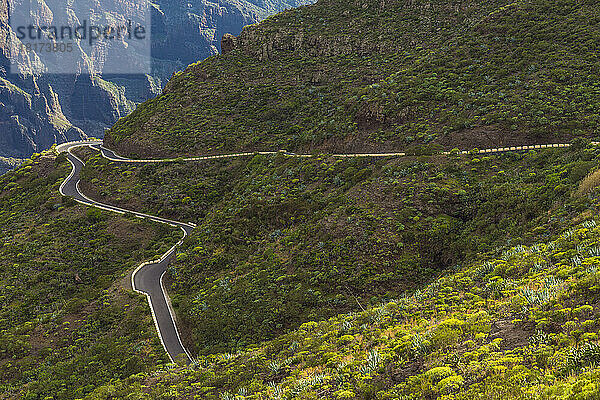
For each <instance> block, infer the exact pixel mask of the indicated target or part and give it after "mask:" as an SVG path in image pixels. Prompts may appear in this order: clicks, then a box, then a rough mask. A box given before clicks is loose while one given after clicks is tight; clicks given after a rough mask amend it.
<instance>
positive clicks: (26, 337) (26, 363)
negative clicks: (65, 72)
mask: <svg viewBox="0 0 600 400" xmlns="http://www.w3.org/2000/svg"><path fill="white" fill-rule="evenodd" d="M70 170H71V166H70V164H69V163H68V162H67V161H66V158H65V157H64V155H63V156H60V157H58V158H54V157H53V156H52V155H51V153H47V154H44V155H37V156H34V158H32V159H31V160H29V161H27V162H26V163H24V164H23V165H22V166H21V167H20V168H18V169H17V170H15V171H12V172H9V173H7V174H5V175H3V176H2V177H0V187H1V188H2V189H1V190H0V237H2V245H0V398H26V399H37V398H56V399H59V398H60V399H70V398H81V397H83V396H84V395H85V394H86V393H88V392H89V391H91V390H93V389H94V388H95V387H97V386H98V385H100V384H103V383H107V382H109V381H110V380H111V379H115V378H119V377H121V378H125V377H128V376H130V375H132V374H136V373H140V372H144V371H149V370H150V369H151V368H153V367H154V366H156V365H157V364H162V363H164V362H166V361H168V359H167V356H166V354H165V353H164V351H163V349H162V346H161V344H160V342H159V340H158V337H157V335H156V331H155V328H154V325H153V322H152V319H151V316H150V310H149V308H148V306H147V303H146V300H145V298H144V297H143V296H139V295H134V294H133V292H131V291H130V289H129V288H128V282H129V281H128V278H127V274H126V272H127V271H129V270H131V269H133V268H135V267H136V266H137V265H139V263H141V262H142V261H144V260H148V259H153V258H155V257H156V255H157V254H162V252H164V251H166V249H168V248H169V246H171V245H172V243H173V242H174V241H176V238H177V236H178V232H177V231H175V230H171V229H166V228H164V227H163V226H162V225H160V226H159V225H155V224H151V223H147V222H143V221H139V220H137V219H135V220H128V219H125V218H122V217H116V216H114V215H112V214H107V213H104V212H101V211H100V210H96V209H90V208H86V207H81V206H79V205H76V204H75V203H74V202H72V201H70V200H69V199H67V198H62V197H61V196H60V195H59V194H58V187H59V185H60V183H61V182H62V180H63V179H64V178H65V177H66V176H67V175H68V173H69V171H70ZM46 396H51V397H46Z"/></svg>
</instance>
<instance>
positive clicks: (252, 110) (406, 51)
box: [107, 0, 600, 155]
mask: <svg viewBox="0 0 600 400" xmlns="http://www.w3.org/2000/svg"><path fill="white" fill-rule="evenodd" d="M598 7H599V5H598V3H597V2H593V1H583V2H581V1H574V0H561V1H541V0H540V1H517V2H510V4H509V2H503V1H491V2H481V1H467V2H465V1H449V0H434V1H394V2H375V1H363V2H350V3H348V2H338V1H335V0H324V1H321V2H319V3H317V4H315V5H313V6H308V7H304V8H302V9H300V10H297V11H296V10H295V11H293V12H286V13H283V14H279V15H277V16H275V17H271V18H269V19H267V20H266V21H265V22H264V23H262V24H259V25H256V26H251V27H247V28H246V29H245V30H244V31H243V32H242V34H241V35H240V36H239V37H238V38H231V37H228V38H226V42H227V48H228V49H229V50H230V51H229V52H228V53H227V54H225V55H223V56H218V57H213V58H210V59H208V60H206V61H205V62H202V63H199V64H195V65H193V66H190V67H189V68H188V69H187V70H186V71H185V72H183V73H181V74H178V75H177V76H176V77H175V78H174V79H172V80H171V82H170V83H169V84H168V85H167V87H166V89H165V91H164V94H163V95H162V96H160V97H158V98H157V99H154V100H152V101H149V102H147V103H145V104H144V105H142V106H140V107H139V108H138V110H137V112H135V113H134V114H133V115H132V116H131V117H130V118H127V119H123V120H121V121H119V123H117V124H116V125H115V126H114V127H113V128H112V129H111V131H110V133H109V134H108V137H107V142H108V143H109V144H111V145H113V146H115V147H116V148H118V149H119V150H121V151H122V152H124V153H128V154H132V155H149V154H163V155H164V154H170V155H174V154H184V153H185V154H198V153H209V152H226V151H230V150H235V149H250V150H257V149H260V150H262V149H279V148H286V149H288V150H307V151H311V150H315V149H320V150H323V151H343V150H348V151H366V150H372V149H380V150H385V149H405V148H407V147H410V146H414V145H417V144H418V145H422V144H427V143H429V144H439V145H442V146H445V147H449V148H452V147H454V146H458V145H463V146H468V147H484V146H489V147H491V146H492V145H504V144H514V143H534V142H536V141H540V140H543V141H547V142H549V141H559V140H565V139H569V138H572V137H574V136H593V135H594V134H597V133H598V132H597V127H598V119H599V118H600V117H599V115H598V112H597V104H598V101H599V97H600V92H599V91H598V87H597V83H596V82H597V81H598V65H600V64H599V63H598V61H599V60H598V53H597V51H596V48H597V45H598V43H599V42H600V37H599V35H600V29H599V23H600V21H599V20H598V17H597V16H598V15H599V11H600V10H598ZM150 116H152V117H151V118H150Z"/></svg>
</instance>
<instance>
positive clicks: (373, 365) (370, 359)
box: [359, 350, 381, 375]
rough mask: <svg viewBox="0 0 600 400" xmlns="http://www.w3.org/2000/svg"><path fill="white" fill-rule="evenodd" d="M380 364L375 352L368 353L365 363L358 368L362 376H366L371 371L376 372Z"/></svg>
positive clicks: (377, 354)
mask: <svg viewBox="0 0 600 400" xmlns="http://www.w3.org/2000/svg"><path fill="white" fill-rule="evenodd" d="M380 364H381V357H380V356H379V352H378V351H377V350H371V351H369V355H368V356H367V362H366V364H365V365H362V366H361V367H360V368H359V371H360V373H361V374H363V375H368V374H370V373H371V372H373V371H376V370H377V368H379V365H380Z"/></svg>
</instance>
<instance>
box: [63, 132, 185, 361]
mask: <svg viewBox="0 0 600 400" xmlns="http://www.w3.org/2000/svg"><path fill="white" fill-rule="evenodd" d="M65 144H69V143H65ZM81 146H89V144H81ZM75 147H80V146H72V147H69V148H68V149H67V152H68V153H69V154H70V155H71V156H73V157H74V158H75V159H77V160H78V161H79V162H81V163H82V164H85V163H84V162H83V161H82V160H81V159H80V158H79V157H77V156H76V155H75V154H73V153H72V152H71V149H72V148H75ZM61 152H62V151H61ZM68 161H69V163H70V164H71V166H72V167H73V169H72V170H71V173H70V174H69V176H68V177H67V178H66V179H65V180H64V181H63V182H62V184H61V185H60V187H59V192H60V194H61V195H63V196H64V195H65V194H64V191H63V189H64V187H65V185H66V184H67V182H68V181H69V180H71V179H72V178H73V175H75V164H73V162H71V160H68ZM79 183H80V181H77V183H76V184H75V189H76V190H77V193H78V194H79V195H80V196H81V197H83V198H84V199H85V200H87V201H88V203H86V202H83V201H80V200H78V199H75V198H73V200H75V201H76V202H77V203H80V204H83V205H85V206H88V207H96V208H99V209H102V210H105V211H110V212H114V213H117V214H125V213H128V212H130V213H132V214H134V215H136V216H138V217H139V218H145V217H149V218H150V219H151V220H152V221H154V222H158V223H162V224H168V225H171V226H174V227H178V228H179V229H181V230H182V232H183V238H182V239H181V240H180V241H179V242H177V243H176V244H175V245H173V246H172V247H171V248H170V249H169V250H168V251H167V252H166V253H165V254H163V255H162V257H161V258H160V259H158V260H154V261H146V262H143V263H142V264H140V265H139V266H138V267H137V268H136V269H135V270H134V271H133V272H132V273H131V288H132V289H133V291H135V292H137V293H141V294H143V295H145V296H146V299H147V300H148V305H149V306H150V312H151V314H152V320H153V321H154V326H155V328H156V332H157V333H158V338H159V339H160V343H161V345H162V347H163V349H165V353H167V356H168V357H169V360H170V361H171V363H175V360H173V357H172V356H171V354H170V353H169V350H168V349H167V346H166V345H165V342H164V339H163V337H162V333H161V331H160V328H159V325H158V319H157V318H156V313H155V311H154V306H153V305H152V299H151V298H150V295H149V294H148V293H145V292H143V291H141V290H139V289H137V288H136V287H135V275H136V273H137V272H139V270H140V269H142V268H143V267H145V266H146V265H149V264H156V263H160V262H162V261H163V260H164V259H165V258H167V257H168V256H170V255H171V253H173V252H174V251H175V250H176V248H177V247H178V246H179V245H181V244H182V243H183V239H185V238H186V237H187V233H186V231H185V229H183V227H182V226H177V225H173V224H172V223H171V222H175V221H171V222H168V221H169V220H167V219H163V218H161V219H156V218H158V217H154V216H152V215H148V214H144V213H136V212H132V211H129V210H125V209H122V208H119V207H113V206H110V207H111V208H109V207H105V206H104V205H102V203H99V202H97V201H94V200H92V199H90V198H89V197H87V196H86V195H85V194H83V193H82V192H81V190H80V189H79ZM184 224H185V225H188V226H190V227H191V225H190V224H186V223H184ZM192 228H193V227H192ZM164 275H165V272H163V274H162V275H161V277H160V286H161V290H162V292H163V296H164V298H165V301H166V302H167V308H168V309H169V315H170V317H171V320H172V321H173V326H174V327H175V333H176V335H177V340H178V341H179V344H180V345H181V348H182V349H183V351H184V352H185V354H186V356H187V357H188V359H189V361H190V362H191V361H193V358H192V356H191V355H190V353H189V352H188V350H187V349H186V347H185V346H184V345H183V342H182V341H181V337H180V336H179V330H178V329H177V323H176V322H175V318H174V317H173V313H172V311H171V305H170V304H169V303H168V299H169V296H168V294H167V292H166V291H165V287H164V285H163V280H162V278H163V276H164Z"/></svg>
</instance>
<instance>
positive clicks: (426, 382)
mask: <svg viewBox="0 0 600 400" xmlns="http://www.w3.org/2000/svg"><path fill="white" fill-rule="evenodd" d="M598 8H599V4H598V2H594V1H589V0H578V1H576V0H559V1H547V0H519V1H516V2H511V3H510V4H509V2H508V1H502V0H498V1H487V2H483V1H474V0H469V1H454V0H444V1H443V0H432V1H426V2H424V1H423V2H422V1H409V2H404V1H400V2H380V1H377V2H375V1H368V0H367V1H356V2H347V1H341V0H323V1H321V2H319V3H317V4H316V5H314V6H310V7H304V8H301V9H299V10H294V11H290V12H286V13H283V14H280V15H277V16H274V17H272V18H269V19H268V20H266V21H265V22H264V23H261V24H259V25H256V26H252V27H248V28H247V29H246V30H245V31H244V33H243V34H242V35H241V36H240V37H238V38H237V39H235V40H233V47H234V48H233V50H232V51H230V52H228V53H227V54H224V55H222V56H217V57H212V58H210V59H208V60H206V61H204V62H201V63H197V64H195V65H192V66H190V67H189V68H188V69H187V70H185V71H183V72H181V73H179V74H177V75H176V76H174V78H173V79H172V81H171V82H170V83H169V85H168V87H167V88H166V90H165V93H164V94H163V95H162V96H160V97H159V98H157V99H155V100H152V101H149V102H147V103H145V104H143V105H141V106H140V107H139V108H138V110H137V111H136V112H135V113H133V114H132V115H131V116H130V117H128V118H124V119H121V120H120V121H119V122H118V123H117V124H116V125H115V126H114V127H113V129H112V130H111V131H110V132H109V133H108V135H107V138H106V143H107V144H108V145H109V146H110V147H114V149H116V150H118V151H120V152H123V153H126V154H133V155H148V154H150V155H173V156H180V155H183V154H188V153H189V154H197V153H204V152H232V151H234V150H236V149H241V148H246V149H253V150H257V149H263V148H276V149H282V148H287V149H290V150H292V149H293V150H302V151H307V152H310V153H311V154H313V156H312V157H307V158H295V157H290V156H288V155H285V154H284V153H280V154H277V155H268V156H267V155H258V154H256V155H253V156H248V157H243V158H234V159H226V160H211V161H202V162H184V161H182V160H176V161H173V162H169V163H160V164H158V163H157V164H148V165H144V164H137V165H128V164H122V163H116V162H108V161H106V160H104V159H102V158H101V157H100V156H99V155H98V153H97V152H95V151H93V150H91V149H85V150H79V153H78V154H79V155H80V156H81V157H82V158H83V159H85V161H86V162H87V165H86V167H85V169H84V171H83V172H82V179H83V182H82V185H81V187H82V188H83V189H84V191H85V192H86V193H88V194H89V195H90V196H92V197H94V198H97V199H100V200H103V201H105V202H109V203H112V204H115V205H120V206H122V207H125V208H130V209H136V210H142V211H144V212H147V213H152V214H156V215H160V216H164V217H169V218H174V219H178V220H182V221H193V222H195V223H197V225H198V226H197V228H196V229H195V230H194V231H193V233H192V235H190V236H189V237H188V238H187V239H186V240H185V241H184V243H183V245H182V246H181V248H180V249H179V251H178V254H177V256H176V259H175V260H174V261H173V262H172V264H171V265H170V267H169V271H168V275H167V279H166V281H165V283H166V288H167V289H168V290H169V292H170V296H171V299H172V302H173V306H174V308H175V311H176V313H177V317H178V322H179V326H180V327H182V328H183V330H182V336H183V340H184V342H185V344H186V346H187V347H188V348H189V349H190V350H191V351H192V353H193V354H194V355H195V356H197V358H196V359H195V362H194V363H193V364H192V365H191V366H189V367H177V366H174V365H171V364H167V365H162V366H158V365H159V364H161V363H164V361H165V356H164V354H163V352H162V350H160V346H159V343H158V340H157V339H156V337H155V336H154V334H153V329H152V327H151V324H150V315H149V312H148V310H147V308H146V306H145V305H144V303H143V301H142V299H140V298H139V296H136V295H133V294H132V293H131V292H130V291H129V289H128V288H127V287H126V284H125V283H124V281H126V274H125V273H126V271H128V270H129V269H131V268H132V267H134V266H135V265H136V264H137V263H139V262H140V261H141V260H142V259H147V258H151V257H152V256H154V254H157V253H160V252H162V251H164V249H165V248H167V247H168V243H169V242H172V241H173V240H174V238H175V237H176V236H175V235H176V234H177V233H176V232H174V231H173V230H166V229H165V228H164V227H162V228H161V227H155V226H152V225H149V224H147V223H144V222H139V221H134V220H130V219H128V218H127V217H124V218H123V217H114V216H109V215H107V214H104V213H100V212H99V211H97V210H94V209H87V210H86V209H85V208H82V207H79V206H76V205H74V204H72V203H71V202H70V201H68V200H67V199H61V198H60V197H59V196H58V195H57V194H56V193H57V188H58V184H59V182H60V177H63V176H65V175H66V174H67V172H68V166H67V164H66V162H65V160H64V157H61V156H59V157H58V158H56V159H54V158H52V157H49V156H48V155H46V156H43V157H39V156H38V157H36V158H34V159H33V160H32V161H30V162H28V163H26V164H25V165H24V166H22V167H21V168H20V169H19V170H17V171H16V172H15V173H12V174H9V175H7V176H5V177H2V178H0V179H2V181H1V183H2V185H1V187H2V192H0V229H2V233H3V236H4V237H5V239H4V246H3V247H2V248H0V252H2V254H0V256H2V258H1V259H0V279H2V284H3V287H2V289H0V296H1V297H0V300H1V301H2V303H0V305H1V308H0V374H2V375H1V378H2V379H1V380H0V382H2V383H1V384H0V390H4V393H3V394H2V395H3V396H4V397H19V396H23V397H28V398H43V397H44V396H53V397H54V398H81V397H87V398H90V399H116V398H136V399H155V398H156V399H186V398H189V399H192V398H208V399H243V398H248V399H257V400H258V399H265V398H275V399H280V398H286V399H320V398H336V399H344V398H347V399H396V400H400V399H422V398H426V399H433V398H440V399H472V398H485V399H488V398H492V399H505V398H542V399H550V398H564V399H582V400H583V399H597V398H599V397H600V385H598V383H597V381H598V379H599V378H600V369H599V368H598V366H599V365H600V341H599V338H598V330H599V328H600V325H599V323H598V321H599V320H600V319H599V318H598V317H599V315H600V309H599V307H600V283H599V279H600V275H599V272H598V263H599V262H600V227H599V226H598V224H599V223H600V221H597V219H596V215H597V214H598V211H599V207H600V192H598V186H599V185H600V173H599V172H598V167H599V161H600V148H599V147H597V146H592V145H590V144H589V142H588V141H587V140H586V139H582V138H583V137H589V136H592V135H594V134H597V133H598V131H597V129H598V128H597V126H598V122H600V121H598V120H599V119H600V116H599V114H598V107H597V105H598V104H599V103H600V102H599V101H598V100H599V96H600V91H599V90H598V86H597V84H596V82H597V80H598V79H597V78H598V68H599V65H600V63H598V59H597V57H598V56H597V54H596V49H597V47H598V46H597V44H598V41H599V39H600V38H599V37H598V35H599V34H600V31H599V30H598V23H599V22H600V19H599V18H598V15H600V12H599V11H600V10H599V9H598ZM574 137H575V138H577V139H576V140H575V141H574V142H573V146H571V147H570V148H566V149H564V148H561V149H548V150H540V151H528V152H511V153H504V154H494V155H486V154H480V153H479V152H478V151H477V150H476V149H473V150H472V151H471V152H470V154H468V155H458V154H457V152H452V153H451V154H450V155H448V156H441V155H436V154H435V151H436V149H437V148H438V147H440V146H445V147H447V148H449V149H450V148H454V147H461V148H466V149H472V148H473V147H476V146H477V147H482V146H493V145H501V144H506V143H518V144H527V143H536V142H539V141H542V140H543V141H559V140H560V141H563V140H565V139H567V138H569V139H570V138H574ZM411 147H412V148H411ZM385 148H394V149H397V150H401V149H410V150H411V154H413V155H412V156H409V157H402V158H399V157H396V158H340V157H336V156H334V155H331V154H328V153H331V152H333V151H349V152H367V151H370V150H378V149H385ZM39 210H41V211H39Z"/></svg>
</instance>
